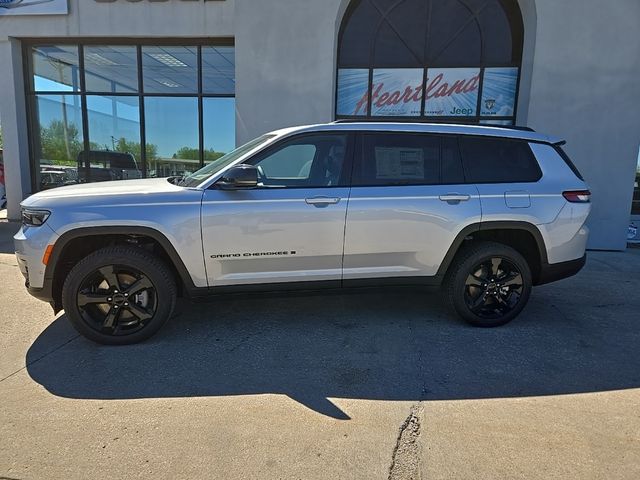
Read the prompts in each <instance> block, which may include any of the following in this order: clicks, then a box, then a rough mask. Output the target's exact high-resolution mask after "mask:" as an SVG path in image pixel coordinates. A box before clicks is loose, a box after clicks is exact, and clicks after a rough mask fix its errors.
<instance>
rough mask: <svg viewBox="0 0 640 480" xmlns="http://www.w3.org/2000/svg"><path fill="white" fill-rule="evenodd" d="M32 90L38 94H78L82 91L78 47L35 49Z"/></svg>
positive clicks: (40, 47)
mask: <svg viewBox="0 0 640 480" xmlns="http://www.w3.org/2000/svg"><path fill="white" fill-rule="evenodd" d="M31 61H32V66H33V84H32V88H33V90H34V91H36V92H77V91H79V90H80V76H79V70H80V67H79V65H80V59H79V55H78V47H77V46H72V45H42V46H38V47H34V48H33V50H32V56H31Z"/></svg>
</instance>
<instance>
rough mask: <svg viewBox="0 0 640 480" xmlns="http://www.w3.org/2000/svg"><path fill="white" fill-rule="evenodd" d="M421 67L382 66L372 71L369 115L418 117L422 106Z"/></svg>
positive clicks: (422, 73)
mask: <svg viewBox="0 0 640 480" xmlns="http://www.w3.org/2000/svg"><path fill="white" fill-rule="evenodd" d="M423 75H424V71H423V69H422V68H383V69H376V70H374V71H373V87H372V92H373V93H372V94H371V115H372V116H374V117H376V116H377V117H418V116H420V108H421V106H422V80H423V78H422V77H423Z"/></svg>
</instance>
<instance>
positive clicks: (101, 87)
mask: <svg viewBox="0 0 640 480" xmlns="http://www.w3.org/2000/svg"><path fill="white" fill-rule="evenodd" d="M84 75H85V84H86V88H87V91H88V92H99V93H135V92H137V91H138V53H137V49H136V47H129V46H94V45H87V46H86V47H84Z"/></svg>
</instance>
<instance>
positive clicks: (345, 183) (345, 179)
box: [213, 130, 356, 191]
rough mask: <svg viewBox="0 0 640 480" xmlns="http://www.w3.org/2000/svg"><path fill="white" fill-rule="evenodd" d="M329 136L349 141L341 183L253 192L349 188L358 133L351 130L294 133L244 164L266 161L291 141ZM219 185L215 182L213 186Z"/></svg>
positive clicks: (273, 188) (267, 147)
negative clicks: (341, 137)
mask: <svg viewBox="0 0 640 480" xmlns="http://www.w3.org/2000/svg"><path fill="white" fill-rule="evenodd" d="M329 135H340V136H344V137H346V139H347V145H346V148H345V153H344V161H343V163H342V172H341V173H340V181H339V182H338V184H336V185H328V186H327V185H325V186H315V187H314V186H307V185H301V186H291V187H290V186H284V187H277V186H274V187H257V188H254V189H253V190H274V191H277V190H303V189H307V190H315V189H322V188H325V189H326V188H349V187H350V186H351V184H352V175H353V163H354V162H353V160H354V151H355V148H354V147H355V137H356V132H353V131H350V130H322V131H314V132H299V133H294V134H293V135H288V136H286V137H282V138H280V139H278V140H276V141H275V142H274V143H273V144H271V145H267V146H266V147H265V148H264V149H262V150H260V151H259V152H256V153H255V154H254V155H252V156H251V157H250V158H247V159H246V160H245V161H243V162H242V163H243V164H245V165H255V163H257V162H259V161H261V160H264V159H265V158H266V157H268V156H270V155H272V154H273V153H276V152H277V151H278V150H281V149H282V148H283V147H284V146H286V144H288V143H289V142H291V141H295V140H298V139H301V138H306V137H325V136H329ZM216 183H217V181H216V182H214V183H213V185H215V184H216Z"/></svg>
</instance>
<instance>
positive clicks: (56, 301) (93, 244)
mask: <svg viewBox="0 0 640 480" xmlns="http://www.w3.org/2000/svg"><path fill="white" fill-rule="evenodd" d="M149 241H151V242H152V243H153V244H154V246H155V247H156V248H158V249H159V251H158V252H156V253H158V254H159V256H160V257H161V258H163V260H164V261H165V262H166V263H167V264H168V266H169V268H171V270H172V271H173V272H174V275H175V276H176V281H177V282H178V284H179V285H180V287H181V288H180V290H181V291H182V292H184V291H187V292H190V291H194V290H196V287H195V285H194V283H193V279H192V278H191V275H190V274H189V271H188V270H187V268H186V266H185V264H184V262H183V261H182V258H181V257H180V255H179V254H178V252H177V251H176V249H175V247H174V246H173V244H172V243H171V241H170V240H169V239H168V238H167V237H166V236H165V235H164V234H163V233H162V232H160V231H158V230H155V229H153V228H150V227H141V226H99V227H80V228H75V229H72V230H69V231H67V232H65V233H63V234H62V235H61V236H60V238H58V240H57V241H56V243H55V245H54V248H53V252H52V254H51V258H50V259H49V262H48V264H47V267H46V269H45V276H44V283H45V285H49V286H50V287H49V288H50V289H51V298H52V304H53V308H54V311H55V312H56V313H57V312H59V311H60V310H62V300H61V299H62V284H63V283H64V279H65V278H66V273H68V272H69V271H70V269H71V268H72V266H73V264H75V263H77V261H79V258H77V257H78V255H77V251H76V252H75V253H76V255H74V250H75V249H76V248H80V253H81V254H82V253H85V252H90V251H92V250H95V248H100V247H102V246H107V245H111V244H114V243H123V242H124V243H131V244H138V243H139V242H144V243H149ZM73 262H75V263H73Z"/></svg>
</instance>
